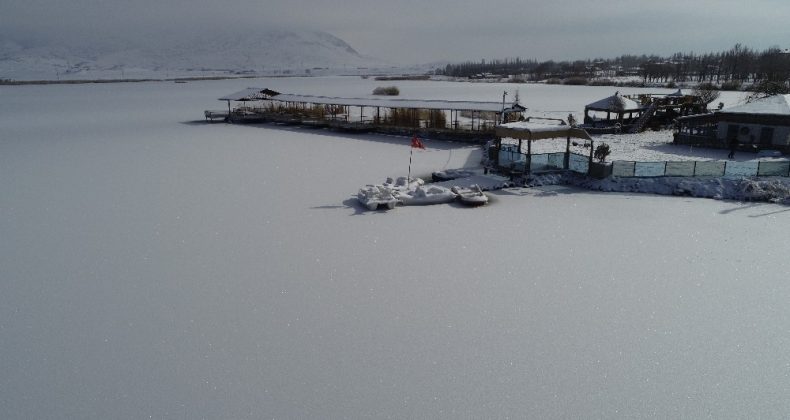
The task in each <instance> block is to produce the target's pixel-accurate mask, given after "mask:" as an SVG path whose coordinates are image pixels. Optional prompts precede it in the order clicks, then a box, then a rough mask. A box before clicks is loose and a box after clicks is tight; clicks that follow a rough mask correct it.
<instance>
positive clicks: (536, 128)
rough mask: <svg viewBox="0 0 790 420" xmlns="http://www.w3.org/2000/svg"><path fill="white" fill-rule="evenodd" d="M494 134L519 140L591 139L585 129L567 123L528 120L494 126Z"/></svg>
mask: <svg viewBox="0 0 790 420" xmlns="http://www.w3.org/2000/svg"><path fill="white" fill-rule="evenodd" d="M496 135H497V136H499V137H510V138H514V139H519V140H543V139H553V138H570V137H573V138H578V139H584V140H592V138H591V137H590V135H589V134H588V133H587V131H585V130H584V129H581V128H574V127H571V126H569V125H551V124H541V123H535V122H529V121H519V122H512V123H507V124H501V125H498V126H496Z"/></svg>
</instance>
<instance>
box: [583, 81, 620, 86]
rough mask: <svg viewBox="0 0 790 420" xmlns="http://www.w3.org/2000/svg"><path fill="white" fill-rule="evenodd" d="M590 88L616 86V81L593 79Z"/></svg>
mask: <svg viewBox="0 0 790 420" xmlns="http://www.w3.org/2000/svg"><path fill="white" fill-rule="evenodd" d="M589 85H590V86H614V85H615V83H614V81H612V80H610V79H593V80H590V83H589Z"/></svg>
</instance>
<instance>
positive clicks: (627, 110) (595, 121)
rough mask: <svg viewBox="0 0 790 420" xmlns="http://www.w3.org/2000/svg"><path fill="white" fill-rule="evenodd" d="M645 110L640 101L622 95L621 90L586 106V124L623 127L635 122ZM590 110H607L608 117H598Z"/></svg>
mask: <svg viewBox="0 0 790 420" xmlns="http://www.w3.org/2000/svg"><path fill="white" fill-rule="evenodd" d="M643 110H644V107H643V106H642V105H641V104H640V103H638V102H636V101H634V100H633V99H629V98H626V97H624V96H622V95H620V92H615V93H614V95H612V96H610V97H608V98H603V99H601V100H598V101H595V102H593V103H591V104H588V105H586V106H585V107H584V124H585V125H590V126H591V127H594V128H597V127H612V126H614V125H615V124H619V125H620V126H621V127H622V126H624V125H630V124H632V123H633V122H635V121H636V120H637V119H638V118H639V116H640V115H642V111H643ZM590 111H593V112H606V119H605V120H602V119H599V118H596V117H595V116H593V115H590Z"/></svg>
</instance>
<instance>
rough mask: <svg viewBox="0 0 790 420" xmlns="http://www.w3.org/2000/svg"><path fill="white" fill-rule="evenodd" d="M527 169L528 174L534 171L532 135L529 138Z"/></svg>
mask: <svg viewBox="0 0 790 420" xmlns="http://www.w3.org/2000/svg"><path fill="white" fill-rule="evenodd" d="M526 170H527V173H528V174H531V173H532V138H531V136H530V139H528V140H527V167H526Z"/></svg>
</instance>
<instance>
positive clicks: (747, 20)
mask: <svg viewBox="0 0 790 420" xmlns="http://www.w3.org/2000/svg"><path fill="white" fill-rule="evenodd" d="M2 4H3V6H2V13H0V34H2V35H3V36H4V37H6V38H13V39H28V40H29V39H31V38H35V39H38V40H47V39H52V38H56V39H72V38H76V37H78V36H86V35H88V36H93V37H96V38H103V37H116V38H136V37H139V36H140V35H141V34H146V33H159V32H162V31H168V32H170V33H177V32H179V31H182V30H189V31H194V30H198V31H200V32H203V33H211V31H215V30H219V29H220V28H224V29H227V30H236V31H243V30H250V28H251V27H253V26H258V27H263V28H269V27H277V28H291V29H298V30H302V29H311V30H320V31H326V32H329V33H331V34H333V35H336V36H338V37H340V38H342V39H344V40H345V41H346V42H348V43H349V44H351V46H352V47H354V48H355V49H356V50H357V51H359V52H361V53H363V54H366V55H371V56H375V57H380V58H385V59H390V60H394V61H399V62H402V63H404V64H405V63H426V62H435V61H443V60H450V61H463V60H479V59H481V58H486V59H488V58H505V57H522V58H536V59H539V60H546V59H554V60H567V59H581V58H596V57H604V58H607V57H616V56H619V55H621V54H642V53H646V54H651V53H656V54H670V53H673V52H679V51H682V52H690V51H693V52H697V53H701V52H710V51H721V50H724V49H728V48H729V47H731V46H733V45H734V44H735V43H741V44H743V45H745V46H748V47H751V48H754V49H758V50H762V49H765V48H768V47H770V46H774V45H778V46H780V47H782V48H788V47H790V24H788V18H789V17H790V1H788V0H751V1H744V0H682V1H681V0H662V1H650V2H648V1H642V0H629V1H620V0H612V1H594V0H544V1H534V0H520V1H516V0H488V1H485V0H478V1H464V0H421V1H416V0H389V1H379V0H320V1H319V0H192V1H187V0H69V1H55V0H3V2H2Z"/></svg>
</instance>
